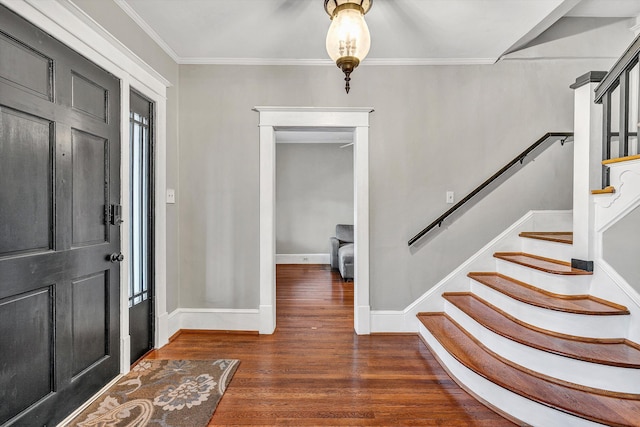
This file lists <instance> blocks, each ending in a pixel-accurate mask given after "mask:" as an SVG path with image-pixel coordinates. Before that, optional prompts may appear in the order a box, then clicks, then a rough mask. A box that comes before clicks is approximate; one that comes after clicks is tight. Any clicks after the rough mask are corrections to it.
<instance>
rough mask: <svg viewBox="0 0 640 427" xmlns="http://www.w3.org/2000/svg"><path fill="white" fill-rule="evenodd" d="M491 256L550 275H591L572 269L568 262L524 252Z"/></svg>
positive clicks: (587, 272)
mask: <svg viewBox="0 0 640 427" xmlns="http://www.w3.org/2000/svg"><path fill="white" fill-rule="evenodd" d="M493 256H494V257H495V258H498V259H502V260H505V261H510V262H513V263H515V264H520V265H524V266H525V267H530V268H534V269H536V270H540V271H544V272H546V273H551V274H561V275H572V276H581V275H590V274H592V273H591V272H589V271H585V270H580V269H578V268H573V267H571V264H569V263H568V262H564V261H560V260H557V259H551V258H544V257H541V256H537V255H532V254H527V253H524V252H496V253H495V254H493Z"/></svg>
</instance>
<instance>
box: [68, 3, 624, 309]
mask: <svg viewBox="0 0 640 427" xmlns="http://www.w3.org/2000/svg"><path fill="white" fill-rule="evenodd" d="M75 3H77V4H78V5H80V6H81V7H82V8H83V9H84V10H85V11H87V13H89V15H91V16H92V17H93V18H94V19H95V20H96V21H98V22H99V23H100V24H101V25H103V26H104V27H105V28H106V29H107V30H108V31H110V32H111V33H112V34H114V35H115V36H116V37H118V38H119V39H120V40H121V41H122V42H123V43H124V44H125V45H127V46H128V47H129V48H130V49H132V50H133V51H134V52H135V53H136V54H138V55H139V56H140V57H141V58H142V59H144V60H145V61H147V62H148V63H149V64H150V65H152V66H153V67H155V68H156V70H158V71H159V72H160V73H161V74H162V75H164V76H165V77H166V78H167V79H168V80H169V81H171V82H172V83H173V84H174V86H173V87H171V88H169V89H168V93H167V95H168V100H167V108H168V111H167V113H168V117H167V132H168V140H167V175H168V176H167V185H168V186H169V187H174V188H176V189H177V193H176V196H177V204H176V205H173V206H171V205H169V206H167V221H168V224H167V233H168V234H167V238H168V242H167V243H168V245H167V246H168V254H167V255H168V256H167V272H168V278H167V281H168V287H167V302H168V307H167V308H168V310H169V311H172V310H173V309H175V308H177V307H193V308H197V307H220V308H257V306H258V300H259V280H258V267H259V264H258V253H259V250H258V249H259V247H258V232H259V209H258V208H259V197H258V196H259V162H258V160H259V159H258V153H259V147H258V143H259V137H258V128H257V121H258V115H257V113H256V112H253V111H252V110H251V109H252V108H253V107H254V106H256V105H275V106H277V105H280V106H282V105H293V106H296V105H297V106H335V107H348V106H360V107H361V106H370V107H373V108H375V110H376V111H375V112H374V113H373V114H372V116H371V128H370V158H369V160H370V202H371V211H370V219H371V224H370V238H371V248H370V249H371V305H372V308H373V309H402V308H404V307H405V306H406V305H407V304H409V303H411V302H412V301H413V300H415V298H417V297H418V296H420V295H421V294H422V293H423V292H425V291H426V290H428V289H429V288H430V287H432V286H433V285H434V284H435V283H436V282H437V281H438V280H440V279H441V278H442V277H443V276H444V275H446V274H447V273H448V272H449V271H450V270H451V269H453V268H455V267H456V266H457V265H458V264H459V263H460V262H461V261H463V260H464V259H465V258H466V257H468V256H469V255H470V254H472V253H473V252H475V251H476V250H477V249H478V248H480V247H481V246H482V245H483V244H484V243H486V242H487V241H488V240H490V239H491V238H493V237H494V236H495V235H496V234H497V233H499V232H500V231H502V230H503V229H504V228H505V227H506V226H508V225H509V224H511V223H512V222H513V221H514V220H515V219H517V218H518V217H520V216H521V215H522V214H523V213H524V212H525V211H527V210H528V209H531V208H532V207H535V208H537V209H551V208H556V209H558V208H569V207H570V204H571V197H570V188H569V186H570V181H569V180H568V179H567V176H568V175H569V174H570V170H569V168H570V162H569V161H568V158H569V157H570V154H567V153H569V152H570V147H565V148H567V149H566V150H561V149H559V148H556V147H554V148H552V149H551V151H548V152H546V153H545V154H543V155H542V156H541V157H540V159H539V161H536V162H534V163H533V164H531V165H528V166H526V168H525V169H523V171H522V172H519V173H518V174H517V175H516V176H515V177H514V179H513V180H512V181H510V183H509V184H507V185H505V186H503V187H502V188H500V189H498V190H496V191H495V192H493V193H492V194H491V195H489V196H488V197H486V198H485V199H484V200H483V201H482V202H480V203H478V204H477V205H476V206H474V207H473V208H471V209H470V210H469V212H468V213H467V214H465V215H464V216H463V217H462V218H461V219H459V220H458V221H457V222H456V223H454V225H452V226H450V227H449V228H448V229H447V230H446V231H445V232H443V233H440V234H439V235H438V236H435V237H434V238H432V239H431V240H430V241H428V242H426V244H424V245H422V246H421V247H420V248H419V249H418V250H416V251H410V250H409V249H408V248H407V247H406V240H407V239H408V238H410V237H411V236H412V235H413V234H414V233H415V232H417V231H418V230H420V229H421V228H422V227H424V226H425V225H426V224H427V223H428V222H429V221H430V220H431V219H433V218H435V217H437V216H438V215H439V214H440V213H442V212H443V211H444V210H446V209H447V208H448V207H449V205H445V204H444V194H445V191H446V190H453V191H455V192H456V197H457V198H459V197H461V196H462V195H464V194H466V193H467V192H468V191H470V190H471V189H472V188H473V187H474V186H475V185H477V184H478V183H480V182H482V181H483V180H484V179H485V178H486V177H487V176H489V175H490V174H492V173H493V172H494V171H495V170H496V169H498V168H499V167H501V166H502V165H503V164H504V163H505V162H506V161H508V160H509V159H511V158H512V157H513V156H514V155H515V154H516V153H518V152H520V151H521V150H522V149H524V148H525V147H526V146H528V145H529V144H531V143H532V142H533V141H534V140H535V139H537V138H538V137H539V136H540V135H541V134H542V133H544V132H547V131H549V130H571V129H572V128H573V123H572V122H573V93H572V91H571V90H569V89H568V85H569V84H570V83H571V82H573V81H574V79H575V77H576V76H578V75H581V74H583V73H585V72H587V71H590V70H607V69H608V68H609V67H610V66H611V65H612V63H613V61H612V60H611V58H613V57H617V56H619V55H620V54H621V53H622V51H623V50H624V48H625V47H626V45H627V44H628V43H629V42H631V40H632V38H633V37H632V34H631V33H630V32H624V31H620V28H621V27H620V26H625V25H626V28H628V27H629V26H628V25H627V23H619V25H618V28H613V26H615V25H617V24H616V23H615V22H613V21H609V22H607V23H605V24H604V25H601V26H599V28H598V30H596V32H591V31H590V30H588V29H586V26H585V21H577V20H576V21H573V22H569V23H566V22H560V23H559V24H558V25H556V26H554V28H552V29H551V30H550V31H549V32H547V33H546V34H545V35H544V37H541V38H539V39H538V40H534V42H532V44H531V45H530V47H529V48H528V49H524V50H519V51H518V52H517V53H514V54H511V55H508V58H517V59H513V60H507V61H501V62H499V63H497V64H495V65H486V66H422V67H420V66H400V67H397V66H388V67H385V66H368V65H366V61H365V64H364V65H362V66H361V67H360V68H358V70H356V71H355V72H354V74H353V76H352V77H353V80H352V90H351V93H350V94H349V95H346V94H345V93H344V89H343V81H342V78H343V76H342V75H341V73H340V71H339V70H338V69H337V68H335V67H295V66H281V67H278V66H201V65H182V66H179V67H178V66H177V65H176V64H175V63H174V62H173V61H172V60H171V58H169V57H168V56H167V55H166V54H165V53H164V52H162V51H161V50H160V49H159V47H158V46H157V45H155V43H154V42H153V41H152V40H151V39H150V38H149V37H148V36H147V35H146V34H144V33H143V32H142V31H141V30H140V29H139V28H138V27H137V26H136V25H135V23H134V22H133V21H132V20H131V19H130V18H129V17H128V16H126V14H124V13H123V12H122V11H121V10H120V9H119V8H118V7H117V5H115V4H114V3H113V2H111V1H94V0H75ZM602 22H604V21H602ZM607 26H612V28H611V29H607V28H606V27H607ZM582 35H583V37H581V36H582ZM590 40H591V41H593V42H590ZM604 40H606V43H604ZM585 47H589V48H588V49H585ZM576 49H577V50H576ZM576 52H577V53H576ZM603 54H604V56H608V57H609V58H608V59H571V58H575V57H576V56H595V57H601V56H603ZM540 57H543V58H542V59H539V58H540ZM550 57H555V58H556V59H545V58H550ZM176 82H177V84H176ZM292 88H293V89H292ZM178 89H179V90H178ZM178 140H179V141H180V144H179V146H178ZM178 148H179V149H178ZM543 156H547V157H550V158H551V159H550V160H549V162H547V161H544V162H545V163H548V165H547V166H539V165H540V164H541V163H543ZM564 164H567V166H566V167H562V166H560V165H564ZM541 177H544V178H545V179H544V180H542V179H541ZM549 186H551V187H549ZM550 189H552V190H550ZM525 190H526V191H525ZM514 194H515V195H516V197H515V198H514V196H513V195H514ZM178 283H179V286H178Z"/></svg>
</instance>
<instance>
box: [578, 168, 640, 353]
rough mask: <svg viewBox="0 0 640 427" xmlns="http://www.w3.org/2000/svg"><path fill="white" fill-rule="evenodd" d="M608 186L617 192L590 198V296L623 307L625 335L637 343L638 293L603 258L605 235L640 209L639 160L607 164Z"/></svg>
mask: <svg viewBox="0 0 640 427" xmlns="http://www.w3.org/2000/svg"><path fill="white" fill-rule="evenodd" d="M608 166H609V173H610V179H611V185H612V186H613V187H614V188H615V190H616V192H615V193H613V194H600V195H594V196H593V203H594V208H595V209H594V228H595V233H594V236H593V239H594V241H593V242H592V247H593V252H594V258H595V259H594V271H593V280H592V282H591V288H590V293H591V295H594V296H596V297H598V298H603V299H605V300H609V301H615V302H617V303H618V304H622V305H625V306H626V307H627V308H628V309H629V312H630V313H631V316H630V318H631V319H633V320H632V321H630V322H629V328H628V330H627V333H626V335H625V338H628V339H629V340H631V341H634V342H640V294H639V293H638V292H637V291H636V290H635V289H634V288H633V287H632V286H631V285H630V284H629V283H628V282H627V281H626V280H625V279H624V278H623V277H622V276H621V275H620V274H619V273H618V272H617V271H616V270H615V269H614V268H613V267H612V266H611V265H610V264H609V263H607V261H606V260H605V259H604V254H603V239H604V233H605V232H606V231H607V230H608V229H609V228H610V227H612V226H613V225H614V224H616V223H617V222H618V221H620V220H621V219H622V218H624V217H625V216H626V215H627V214H629V213H630V212H631V211H633V210H634V209H636V208H637V207H638V206H640V159H638V160H628V161H624V162H619V163H612V164H609V165H608Z"/></svg>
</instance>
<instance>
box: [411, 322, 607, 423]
mask: <svg viewBox="0 0 640 427" xmlns="http://www.w3.org/2000/svg"><path fill="white" fill-rule="evenodd" d="M420 335H421V336H422V337H423V338H424V340H425V342H426V343H427V345H428V346H429V347H430V349H431V351H432V352H434V353H435V354H436V356H437V357H438V358H439V359H440V361H441V363H442V364H444V365H445V366H446V368H447V370H448V371H449V373H450V374H451V375H453V376H454V377H455V379H456V381H457V382H458V383H460V384H464V385H465V387H466V388H467V389H468V390H470V391H471V392H473V393H474V394H476V395H477V396H478V397H479V398H481V399H482V400H484V401H485V402H487V403H489V404H490V405H493V406H495V407H496V408H498V409H500V410H501V411H503V412H504V413H507V414H509V415H510V416H512V417H514V418H516V419H518V420H520V421H522V422H524V423H527V424H529V425H531V426H540V427H543V426H544V427H548V426H563V427H596V426H600V424H598V423H594V422H591V421H588V420H585V419H582V418H578V417H575V416H573V415H569V414H566V413H564V412H561V411H557V410H555V409H552V408H550V407H548V406H546V405H542V404H540V403H537V402H534V401H533V400H529V399H527V398H524V397H522V396H520V395H519V394H516V393H513V392H511V391H509V390H507V389H505V388H502V387H500V386H499V385H497V384H495V383H493V382H491V381H489V380H487V379H485V378H484V377H482V376H480V375H478V374H476V373H475V372H473V371H471V370H470V369H468V368H467V367H466V366H464V365H463V364H462V363H460V362H458V361H457V360H456V359H455V358H454V357H453V356H451V355H450V354H449V352H447V351H446V350H445V349H444V347H442V345H440V343H439V342H438V340H437V339H436V338H435V337H434V336H433V335H431V333H430V332H429V331H428V330H427V328H425V327H424V325H422V323H421V324H420Z"/></svg>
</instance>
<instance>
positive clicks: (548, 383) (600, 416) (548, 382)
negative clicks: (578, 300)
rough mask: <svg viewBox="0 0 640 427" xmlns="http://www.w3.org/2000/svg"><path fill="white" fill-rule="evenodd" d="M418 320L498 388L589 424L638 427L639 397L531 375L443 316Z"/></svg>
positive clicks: (467, 364) (441, 342) (437, 314)
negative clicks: (589, 422) (592, 422)
mask: <svg viewBox="0 0 640 427" xmlns="http://www.w3.org/2000/svg"><path fill="white" fill-rule="evenodd" d="M418 319H419V320H420V321H421V322H422V324H423V325H424V326H425V327H426V328H427V329H428V330H429V331H430V332H431V334H432V335H433V336H434V337H435V338H436V339H437V340H438V342H439V343H440V344H441V345H442V346H443V347H444V348H445V349H446V351H448V352H449V353H450V354H451V355H452V356H453V357H454V358H456V359H457V360H458V361H459V362H460V363H461V364H463V365H464V366H466V367H467V368H469V369H470V370H472V371H473V372H475V373H476V374H478V375H480V376H482V377H484V378H486V379H487V380H489V381H491V382H493V383H495V384H497V385H499V386H500V387H503V388H505V389H507V390H509V391H511V392H514V393H516V394H519V395H521V396H523V397H525V398H527V399H530V400H533V401H535V402H538V403H541V404H543V405H546V406H549V407H551V408H554V409H557V410H560V411H563V412H566V413H569V414H572V415H575V416H577V417H581V418H584V419H588V420H591V421H595V422H599V423H602V424H606V425H616V426H632V425H636V426H637V425H638V421H639V420H640V395H622V394H620V393H613V392H606V391H603V390H598V389H592V388H589V387H584V386H576V385H572V384H570V383H567V382H563V381H560V380H554V379H552V378H550V377H547V376H544V375H542V374H534V373H533V372H532V371H527V370H526V369H524V368H522V367H519V366H518V365H516V364H513V363H509V362H507V361H506V360H505V359H503V358H502V357H500V356H498V355H496V354H495V353H493V352H491V351H490V350H488V349H487V348H486V347H484V346H483V345H482V344H480V343H479V342H477V341H476V340H475V339H474V338H472V337H471V336H469V335H468V334H467V333H466V332H465V331H464V330H463V329H462V328H461V327H460V326H459V325H458V324H457V323H455V322H454V321H453V320H452V319H451V318H450V317H448V316H447V315H446V314H444V313H421V314H419V315H418ZM631 397H633V398H631Z"/></svg>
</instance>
